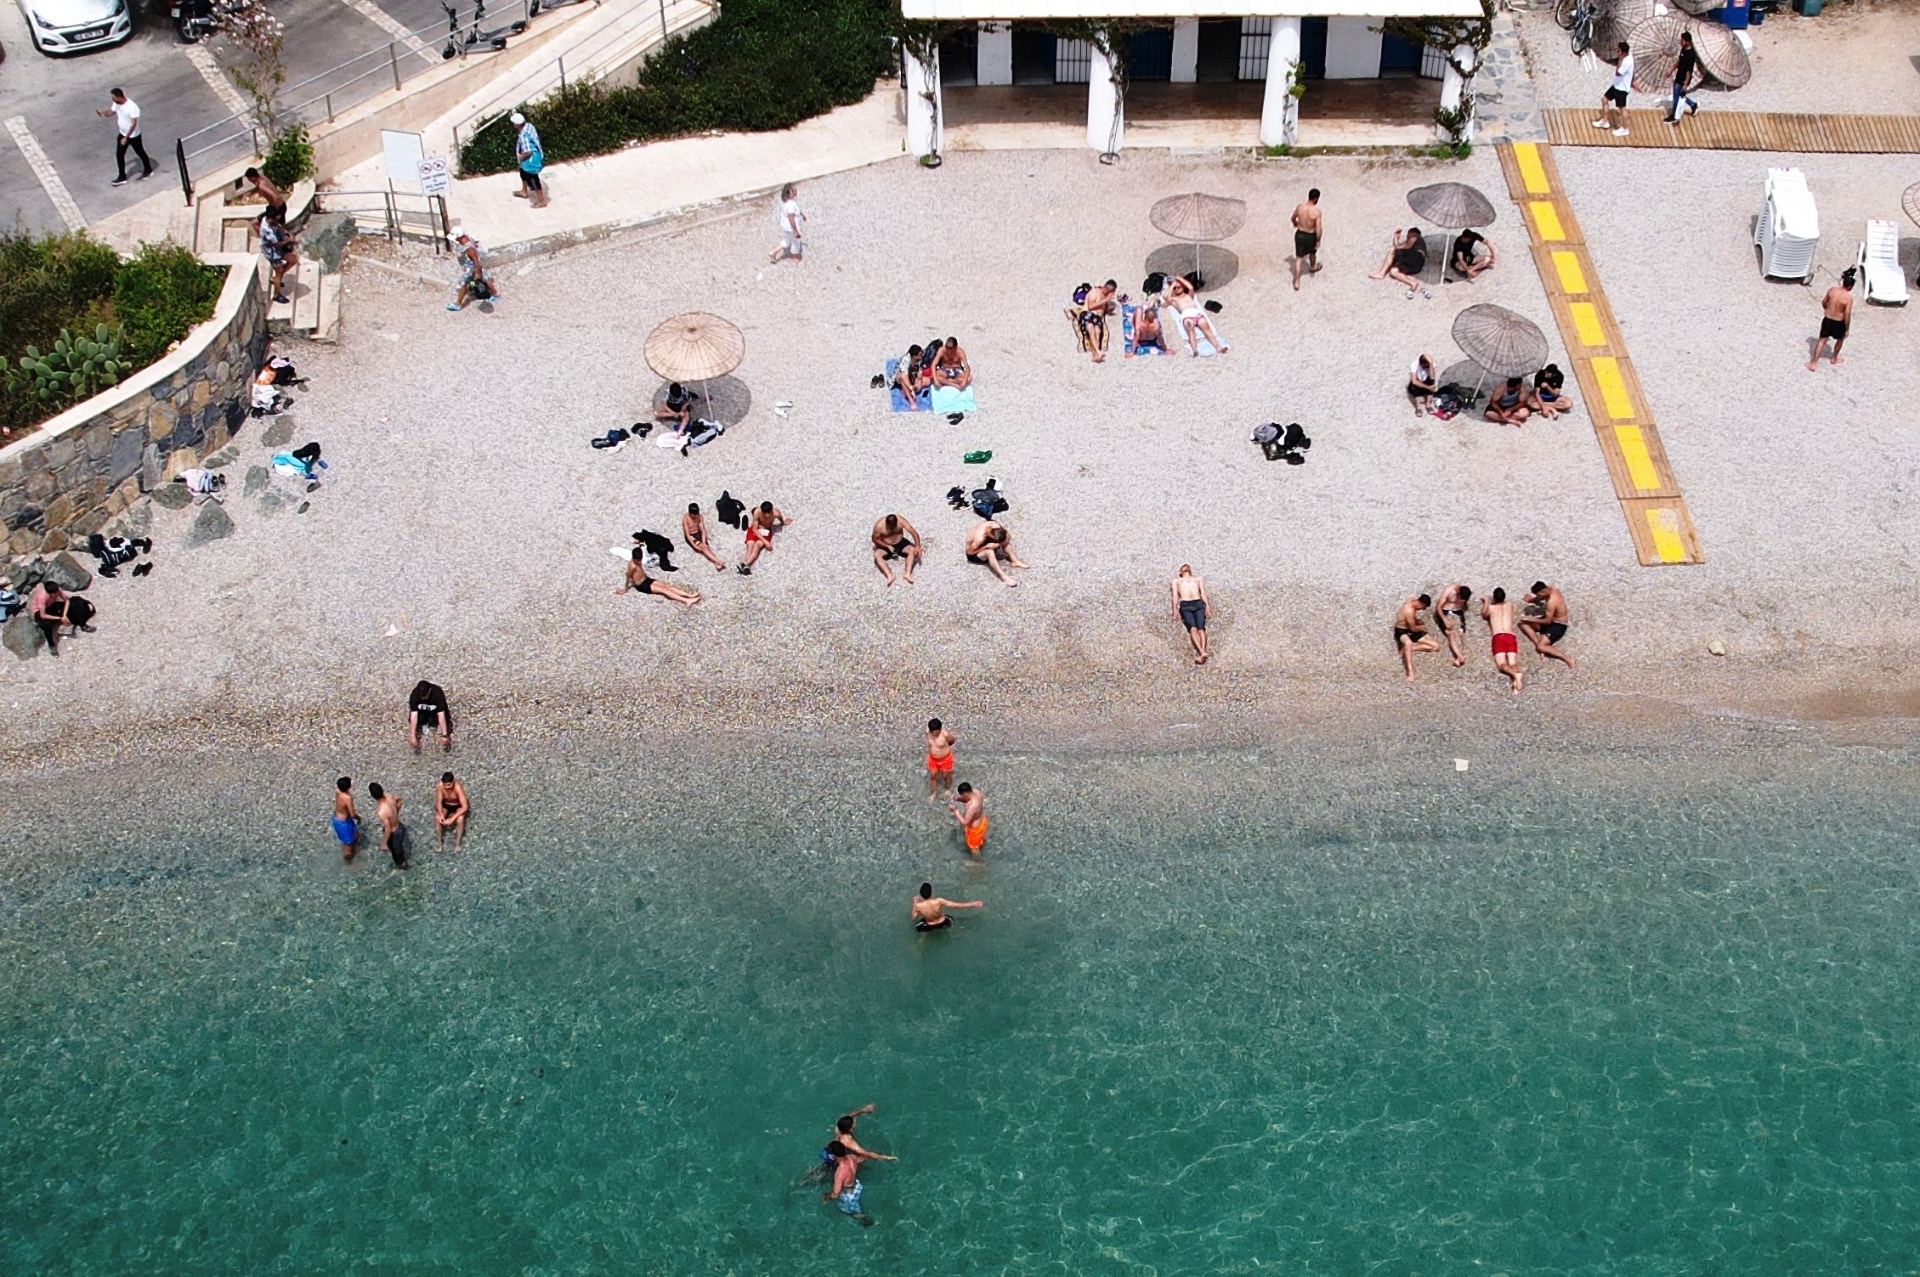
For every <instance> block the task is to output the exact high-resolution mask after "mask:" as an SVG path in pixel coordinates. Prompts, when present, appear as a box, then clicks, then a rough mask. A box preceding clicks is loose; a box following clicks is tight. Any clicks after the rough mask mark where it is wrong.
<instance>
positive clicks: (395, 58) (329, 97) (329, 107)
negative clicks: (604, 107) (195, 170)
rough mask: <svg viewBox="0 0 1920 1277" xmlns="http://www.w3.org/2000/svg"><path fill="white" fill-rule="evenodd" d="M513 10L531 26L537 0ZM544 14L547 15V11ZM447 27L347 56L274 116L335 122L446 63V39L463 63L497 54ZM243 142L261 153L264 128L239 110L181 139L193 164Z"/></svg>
mask: <svg viewBox="0 0 1920 1277" xmlns="http://www.w3.org/2000/svg"><path fill="white" fill-rule="evenodd" d="M514 7H518V8H519V10H520V17H519V19H517V21H519V22H521V23H522V24H527V23H531V22H532V20H533V18H534V16H535V12H536V10H535V8H534V4H533V0H515V3H514V4H513V5H509V6H508V7H507V8H506V10H505V12H506V13H509V14H510V13H511V12H512V11H513V8H514ZM478 10H479V5H477V4H476V5H475V6H474V8H473V10H470V11H469V12H468V13H467V16H466V17H465V18H464V19H459V18H456V20H455V21H456V23H457V26H458V30H459V31H465V30H467V29H468V28H470V27H471V26H473V25H474V23H475V22H476V14H477V13H478ZM539 11H540V12H544V11H545V10H544V7H543V8H542V9H541V10H539ZM499 16H500V15H499V14H498V13H494V14H488V15H486V17H487V18H488V19H491V18H496V17H499ZM447 27H448V23H447V22H445V21H444V20H443V21H440V22H435V23H433V24H432V25H430V26H424V27H419V28H417V29H415V30H413V31H409V32H407V33H406V34H405V35H403V36H397V37H395V38H394V39H392V40H389V41H387V42H386V43H385V44H381V45H376V46H375V47H373V48H371V49H368V50H367V51H366V52H364V53H361V54H358V55H356V56H354V57H351V58H348V59H347V60H346V61H345V62H342V63H339V64H337V65H335V66H331V67H328V68H327V69H326V70H324V71H321V72H318V73H317V74H314V75H310V76H308V77H307V78H306V79H304V80H299V81H296V82H295V83H293V84H290V85H288V86H287V87H286V88H284V89H282V90H281V91H280V92H279V93H278V94H276V95H275V98H274V115H275V117H276V118H277V119H281V120H286V119H291V120H293V121H295V122H298V123H302V124H308V123H317V122H318V121H319V120H320V119H321V118H323V117H324V118H325V119H326V120H327V121H329V122H331V121H332V120H333V118H334V116H335V113H336V111H338V110H344V109H346V108H347V107H351V106H357V105H359V103H361V102H363V101H365V100H366V99H367V98H370V97H372V96H374V94H375V93H380V92H384V91H385V89H386V88H387V81H388V80H389V79H391V81H392V87H393V88H394V89H396V90H398V89H399V88H400V87H401V85H402V84H403V83H404V82H405V81H406V80H408V79H410V78H412V76H414V75H416V74H418V73H419V72H421V71H424V70H429V69H431V68H432V67H435V66H438V65H440V64H441V62H443V61H445V60H447V59H446V58H445V56H444V52H443V53H442V56H440V57H437V58H436V57H434V56H432V55H433V51H434V49H433V47H434V46H435V45H439V44H441V42H442V40H443V38H444V39H445V40H446V41H448V42H450V43H452V44H453V46H454V47H455V56H457V57H460V58H462V59H465V57H466V56H467V54H468V53H492V52H495V50H494V48H493V46H492V45H490V44H475V45H472V46H468V45H465V44H463V43H461V42H459V41H458V40H454V39H453V36H452V35H451V34H449V33H448V31H447ZM409 44H420V45H424V46H427V47H425V48H422V49H413V48H410V47H406V46H408V45H409ZM416 59H418V60H416ZM369 60H371V61H372V65H371V66H369V67H367V68H365V69H364V70H360V71H358V72H356V73H355V74H353V75H351V76H349V77H348V78H346V79H345V80H335V82H334V83H332V84H330V85H329V86H328V87H327V88H325V89H323V90H320V91H317V92H309V93H308V95H307V96H306V97H303V98H302V97H298V96H297V95H299V94H300V93H302V92H303V91H308V90H310V89H311V88H312V86H313V85H316V84H319V83H321V82H323V81H327V80H330V79H334V78H335V77H338V76H339V75H340V74H341V73H342V72H344V71H346V70H347V69H348V68H350V67H354V66H357V65H358V64H360V63H362V62H367V61H369ZM403 63H404V65H405V69H404V71H403V69H402V66H403ZM376 77H378V79H379V81H380V87H379V88H376V89H374V90H373V91H372V92H356V93H351V94H350V93H348V90H351V89H354V88H355V86H358V85H362V84H364V83H365V82H366V81H369V80H372V79H375V78H376ZM315 108H319V110H315ZM216 129H225V130H227V131H226V132H224V133H221V134H220V135H219V136H217V137H214V138H211V139H209V140H205V141H202V140H200V139H202V138H204V137H205V135H206V134H209V133H212V132H213V131H214V130H216ZM242 138H245V139H247V140H248V145H249V153H250V154H258V153H259V151H260V141H261V138H260V126H259V123H258V121H256V120H255V119H254V118H253V112H252V111H236V112H234V113H233V114H232V115H229V116H226V117H225V118H223V119H219V120H215V121H214V122H213V123H212V124H209V125H207V126H205V127H204V128H200V129H196V130H195V131H193V132H192V133H189V134H187V135H186V136H185V137H183V138H181V139H180V141H181V144H182V146H183V147H184V148H185V150H186V154H187V158H188V159H190V160H191V159H197V158H199V157H200V156H202V155H205V154H207V153H208V152H210V151H214V150H217V149H219V148H220V147H223V146H227V145H230V144H231V143H233V142H236V141H239V140H240V139H242Z"/></svg>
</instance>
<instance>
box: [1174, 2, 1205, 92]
mask: <svg viewBox="0 0 1920 1277" xmlns="http://www.w3.org/2000/svg"><path fill="white" fill-rule="evenodd" d="M1171 78H1172V80H1173V82H1174V83H1175V84H1192V83H1193V82H1194V81H1196V80H1198V79H1199V78H1200V19H1198V18H1181V19H1179V20H1178V21H1177V22H1175V23H1174V24H1173V75H1172V77H1171Z"/></svg>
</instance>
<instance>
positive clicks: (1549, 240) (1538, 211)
mask: <svg viewBox="0 0 1920 1277" xmlns="http://www.w3.org/2000/svg"><path fill="white" fill-rule="evenodd" d="M1527 208H1528V209H1529V210H1530V211H1531V212H1532V213H1533V225H1534V229H1535V230H1536V231H1538V232H1539V234H1540V242H1541V243H1543V244H1558V243H1560V242H1561V241H1562V240H1564V239H1566V237H1567V232H1566V228H1565V227H1563V226H1561V225H1560V214H1559V212H1558V211H1557V210H1556V209H1555V208H1554V207H1553V201H1552V200H1531V201H1529V202H1528V204H1527Z"/></svg>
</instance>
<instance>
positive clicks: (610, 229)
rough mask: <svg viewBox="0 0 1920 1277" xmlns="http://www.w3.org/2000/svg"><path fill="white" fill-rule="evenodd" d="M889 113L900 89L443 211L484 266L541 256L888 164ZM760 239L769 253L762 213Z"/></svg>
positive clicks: (463, 190)
mask: <svg viewBox="0 0 1920 1277" xmlns="http://www.w3.org/2000/svg"><path fill="white" fill-rule="evenodd" d="M898 104H899V90H898V89H897V88H895V87H893V86H891V85H888V86H885V87H882V88H880V89H876V90H875V91H874V92H873V93H872V94H871V95H870V96H869V97H868V98H867V99H866V100H865V101H864V102H858V103H855V104H854V105H853V106H847V107H841V108H840V109H838V110H836V111H831V112H829V113H828V114H826V115H823V116H819V117H817V118H815V119H812V120H807V121H805V122H803V123H801V124H798V125H796V126H794V127H793V128H790V129H787V130H785V131H783V132H779V133H724V134H716V135H711V136H704V137H689V138H679V139H676V140H674V141H671V142H654V143H651V144H650V145H647V146H636V147H633V148H631V149H629V150H625V151H617V152H615V153H614V154H612V155H600V156H595V157H594V158H592V159H587V160H574V161H571V162H569V163H565V164H550V165H548V166H547V168H546V171H545V172H544V173H543V174H542V175H541V176H542V177H543V178H544V180H545V182H546V186H547V189H548V191H549V192H550V193H551V196H552V199H551V202H550V203H549V204H548V205H547V207H545V208H542V209H535V208H531V207H529V206H528V204H527V202H526V201H525V200H522V199H515V198H514V195H513V193H514V192H515V191H517V190H519V189H520V178H519V175H518V174H515V173H496V174H493V175H492V176H489V177H470V178H461V179H460V180H458V181H456V182H455V183H454V184H453V190H452V192H451V193H450V194H449V195H448V196H447V209H448V213H449V214H450V215H451V217H452V218H453V220H454V221H455V222H458V223H460V224H461V225H463V226H464V227H465V228H466V230H467V231H468V232H469V233H470V234H471V235H473V236H474V238H476V239H478V240H479V241H480V242H481V243H482V244H484V245H485V246H486V250H487V257H488V259H489V260H490V261H496V262H497V261H503V260H512V259H515V258H519V257H527V256H533V255H538V254H544V253H550V252H553V251H554V250H556V249H560V248H564V247H566V246H567V245H569V244H579V243H585V242H587V241H589V240H594V239H600V238H603V237H605V236H607V235H610V234H612V233H614V232H615V231H620V230H625V229H627V228H629V227H634V226H641V225H645V224H646V223H648V222H653V221H658V220H660V219H661V218H663V217H668V216H672V215H673V214H676V213H681V212H686V211H688V210H691V209H695V208H700V207H702V206H705V205H709V204H714V203H719V202H721V201H725V200H730V199H738V198H746V197H757V196H759V195H762V194H764V193H766V192H768V191H771V190H774V189H777V188H778V187H779V186H780V185H781V184H782V183H785V182H798V181H803V180H805V179H807V178H813V177H821V176H824V175H826V174H828V173H837V172H840V171H842V170H845V169H853V168H860V167H862V166H864V165H868V164H877V163H879V162H881V161H882V160H890V159H897V158H899V157H900V156H901V155H902V154H903V153H904V145H903V143H904V139H905V137H906V128H905V126H904V125H903V124H902V123H901V120H900V114H899V105H898ZM380 165H381V161H379V160H374V161H372V162H371V163H370V164H369V165H364V166H362V168H363V169H365V170H367V171H366V172H361V171H360V170H350V171H349V172H347V173H344V174H342V175H341V176H340V178H339V179H338V184H339V185H340V186H342V187H346V188H353V187H354V185H355V183H356V181H358V182H362V183H363V184H364V183H366V182H371V183H372V184H373V185H374V186H378V185H381V184H382V182H383V180H384V179H381V178H380V177H379V170H380ZM767 236H768V241H767V242H768V243H769V244H771V243H772V242H773V211H772V209H771V208H769V209H768V211H767Z"/></svg>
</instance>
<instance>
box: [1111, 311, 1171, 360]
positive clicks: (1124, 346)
mask: <svg viewBox="0 0 1920 1277" xmlns="http://www.w3.org/2000/svg"><path fill="white" fill-rule="evenodd" d="M1139 309H1140V308H1139V307H1138V306H1122V307H1121V308H1120V349H1121V350H1122V351H1131V352H1132V353H1133V354H1136V355H1140V356H1146V355H1165V354H1171V353H1172V352H1171V351H1169V350H1168V349H1167V347H1166V344H1165V343H1166V340H1167V323H1166V321H1165V320H1164V319H1163V320H1161V321H1160V341H1161V344H1160V345H1158V346H1148V347H1147V348H1146V349H1145V350H1134V348H1133V316H1134V312H1135V311H1137V310H1139Z"/></svg>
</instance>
